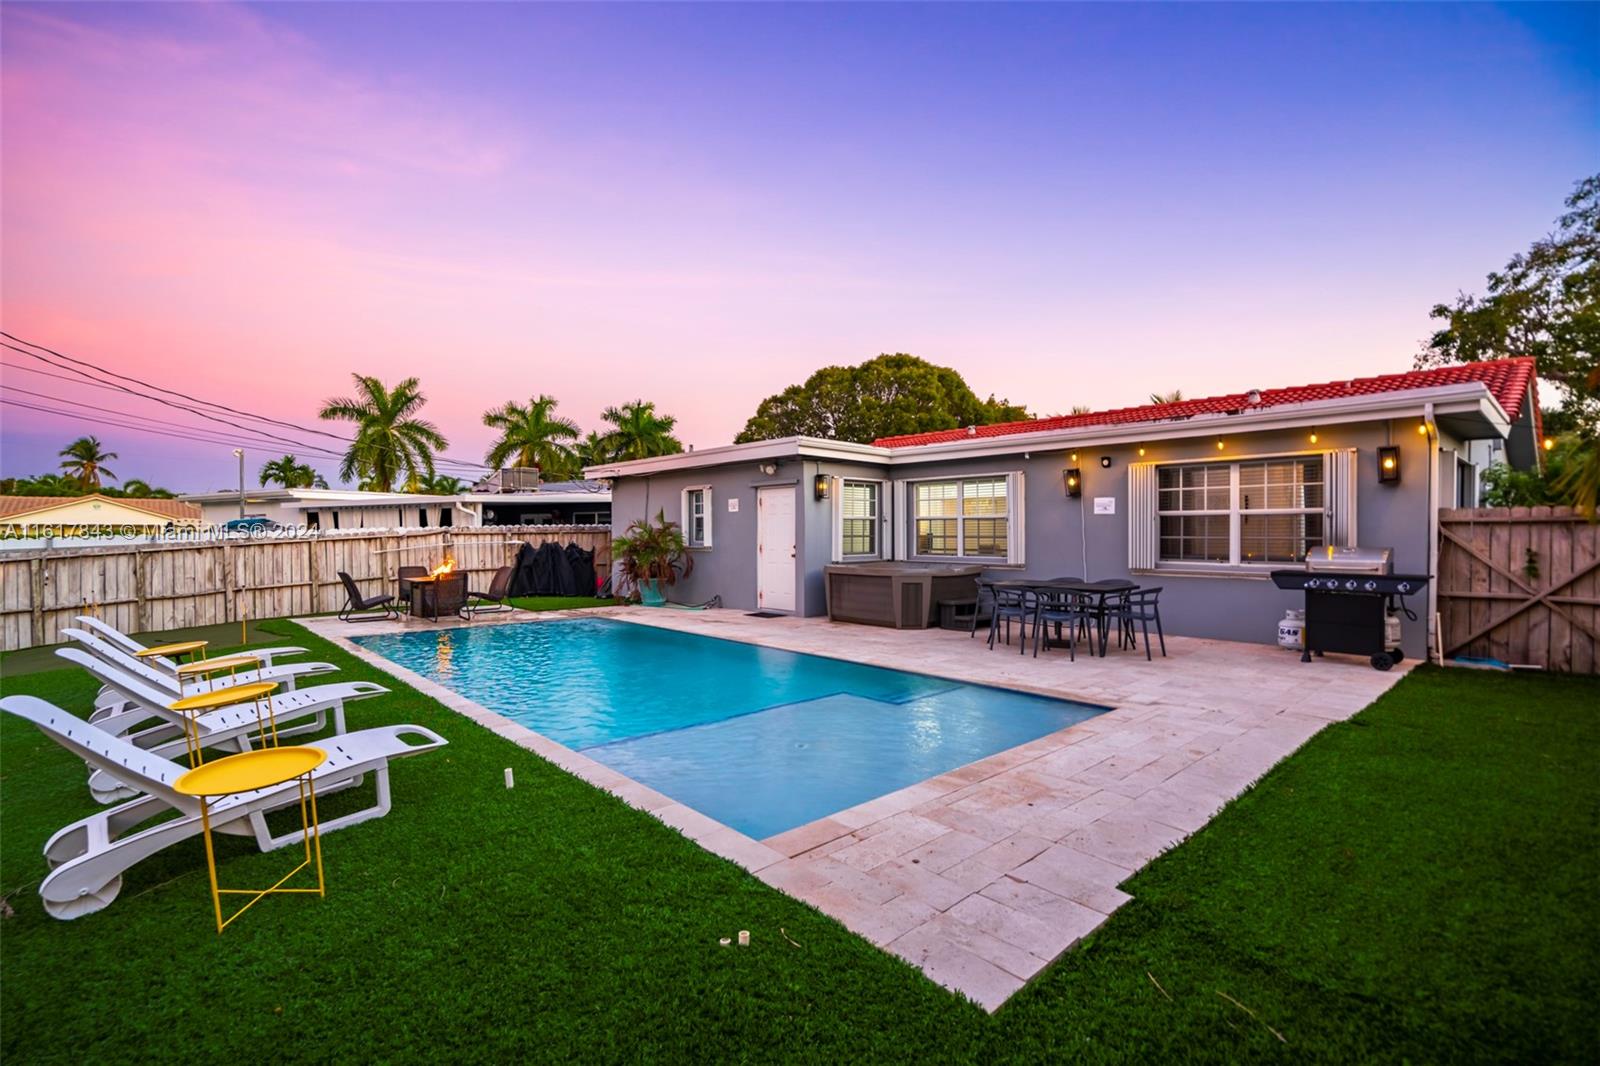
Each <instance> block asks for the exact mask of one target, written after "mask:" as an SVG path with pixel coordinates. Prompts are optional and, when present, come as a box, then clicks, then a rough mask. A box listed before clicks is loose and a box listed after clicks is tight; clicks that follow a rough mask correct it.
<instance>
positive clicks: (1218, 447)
mask: <svg viewBox="0 0 1600 1066" xmlns="http://www.w3.org/2000/svg"><path fill="white" fill-rule="evenodd" d="M1221 450H1222V438H1221V437H1218V438H1217V451H1219V452H1220V451H1221Z"/></svg>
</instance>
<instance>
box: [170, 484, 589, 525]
mask: <svg viewBox="0 0 1600 1066" xmlns="http://www.w3.org/2000/svg"><path fill="white" fill-rule="evenodd" d="M183 499H185V500H187V501H190V502H192V503H195V504H198V505H199V507H200V508H201V510H202V511H203V512H204V513H205V521H206V522H207V523H210V524H212V525H222V524H223V523H224V522H227V521H229V520H231V519H235V518H239V517H240V510H241V508H242V509H243V511H244V517H247V518H257V517H259V518H265V519H268V520H270V521H273V522H277V523H278V524H279V525H284V526H307V527H310V528H313V529H427V528H435V529H436V528H439V527H441V526H515V525H610V524H611V491H610V489H608V488H607V487H606V486H605V485H602V484H599V483H597V482H593V481H562V482H542V483H539V484H538V485H537V487H534V486H531V485H530V486H529V487H527V488H521V489H517V490H515V491H505V492H500V491H483V490H477V489H475V490H472V491H467V492H460V493H455V494H454V495H449V496H431V495H426V494H423V493H412V492H362V491H360V490H357V489H309V488H308V489H284V488H264V489H252V488H246V489H245V492H244V497H243V502H242V503H241V501H240V494H239V490H237V489H219V490H218V491H216V492H196V493H189V494H186V495H184V497H183Z"/></svg>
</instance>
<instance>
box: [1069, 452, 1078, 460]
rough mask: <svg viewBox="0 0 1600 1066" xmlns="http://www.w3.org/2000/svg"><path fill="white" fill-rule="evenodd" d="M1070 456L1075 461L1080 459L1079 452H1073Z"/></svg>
mask: <svg viewBox="0 0 1600 1066" xmlns="http://www.w3.org/2000/svg"><path fill="white" fill-rule="evenodd" d="M1068 458H1070V459H1071V460H1072V461H1073V462H1077V461H1078V453H1077V452H1073V453H1072V454H1071V455H1070V456H1068Z"/></svg>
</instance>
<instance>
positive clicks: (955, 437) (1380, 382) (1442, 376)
mask: <svg viewBox="0 0 1600 1066" xmlns="http://www.w3.org/2000/svg"><path fill="white" fill-rule="evenodd" d="M1533 379H1534V363H1533V360H1532V359H1530V358H1520V359H1496V360H1493V361H1489V362H1483V363H1463V364H1461V365H1460V366H1442V367H1437V368H1435V369H1432V370H1408V371H1406V372H1405V373H1403V374H1382V375H1380V376H1378V377H1374V378H1352V379H1350V380H1348V381H1329V382H1325V383H1323V384H1321V385H1298V386H1295V387H1293V388H1287V389H1262V390H1261V401H1260V402H1259V403H1257V404H1255V405H1253V406H1252V405H1251V404H1250V403H1249V400H1248V397H1247V396H1246V394H1245V393H1242V392H1235V393H1230V394H1229V395H1227V396H1208V397H1206V398H1205V399H1200V400H1181V401H1179V402H1177V403H1151V404H1144V405H1143V406H1140V407H1119V408H1116V409H1114V410H1110V411H1093V412H1091V413H1089V414H1082V415H1057V416H1056V417H1053V418H1036V419H1032V420H1030V421H1027V422H1000V423H997V424H995V425H992V426H979V427H977V430H976V432H971V431H969V430H968V429H967V428H966V427H964V426H963V427H961V428H958V429H940V430H935V431H933V432H931V433H908V434H905V435H903V436H899V437H879V438H878V439H877V440H875V441H873V442H872V443H874V444H876V445H879V446H880V447H884V448H905V447H909V446H911V445H914V444H943V443H946V442H949V441H959V440H969V439H971V438H974V437H1005V436H1010V435H1011V434H1014V433H1043V432H1048V431H1050V430H1058V429H1077V428H1079V427H1081V426H1119V425H1128V424H1131V423H1137V422H1165V421H1172V420H1176V419H1183V418H1192V417H1193V416H1195V415H1214V414H1232V413H1236V412H1239V411H1244V410H1259V409H1261V408H1264V407H1276V406H1279V405H1282V404H1293V403H1315V402H1317V401H1318V400H1340V399H1344V398H1346V397H1349V396H1371V395H1374V394H1376V393H1384V392H1402V391H1405V390H1408V389H1431V388H1437V387H1439V386H1441V385H1461V384H1464V383H1467V382H1473V381H1481V382H1482V383H1483V384H1484V385H1485V386H1487V387H1488V389H1489V392H1490V394H1491V395H1493V396H1494V398H1495V399H1496V400H1498V401H1499V402H1500V406H1501V407H1504V408H1505V409H1506V413H1507V414H1508V415H1510V416H1511V419H1512V421H1515V420H1516V418H1517V416H1518V415H1519V414H1521V412H1522V405H1523V403H1524V402H1525V401H1526V399H1527V397H1528V394H1529V388H1528V386H1529V385H1530V384H1531V383H1532V382H1533ZM1538 420H1539V411H1538V406H1537V404H1535V407H1534V421H1535V422H1536V423H1537V422H1538ZM1535 431H1536V432H1537V431H1538V427H1537V426H1536V427H1535Z"/></svg>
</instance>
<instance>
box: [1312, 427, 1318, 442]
mask: <svg viewBox="0 0 1600 1066" xmlns="http://www.w3.org/2000/svg"><path fill="white" fill-rule="evenodd" d="M1311 443H1312V444H1315V443H1317V431H1316V430H1312V431H1311Z"/></svg>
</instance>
